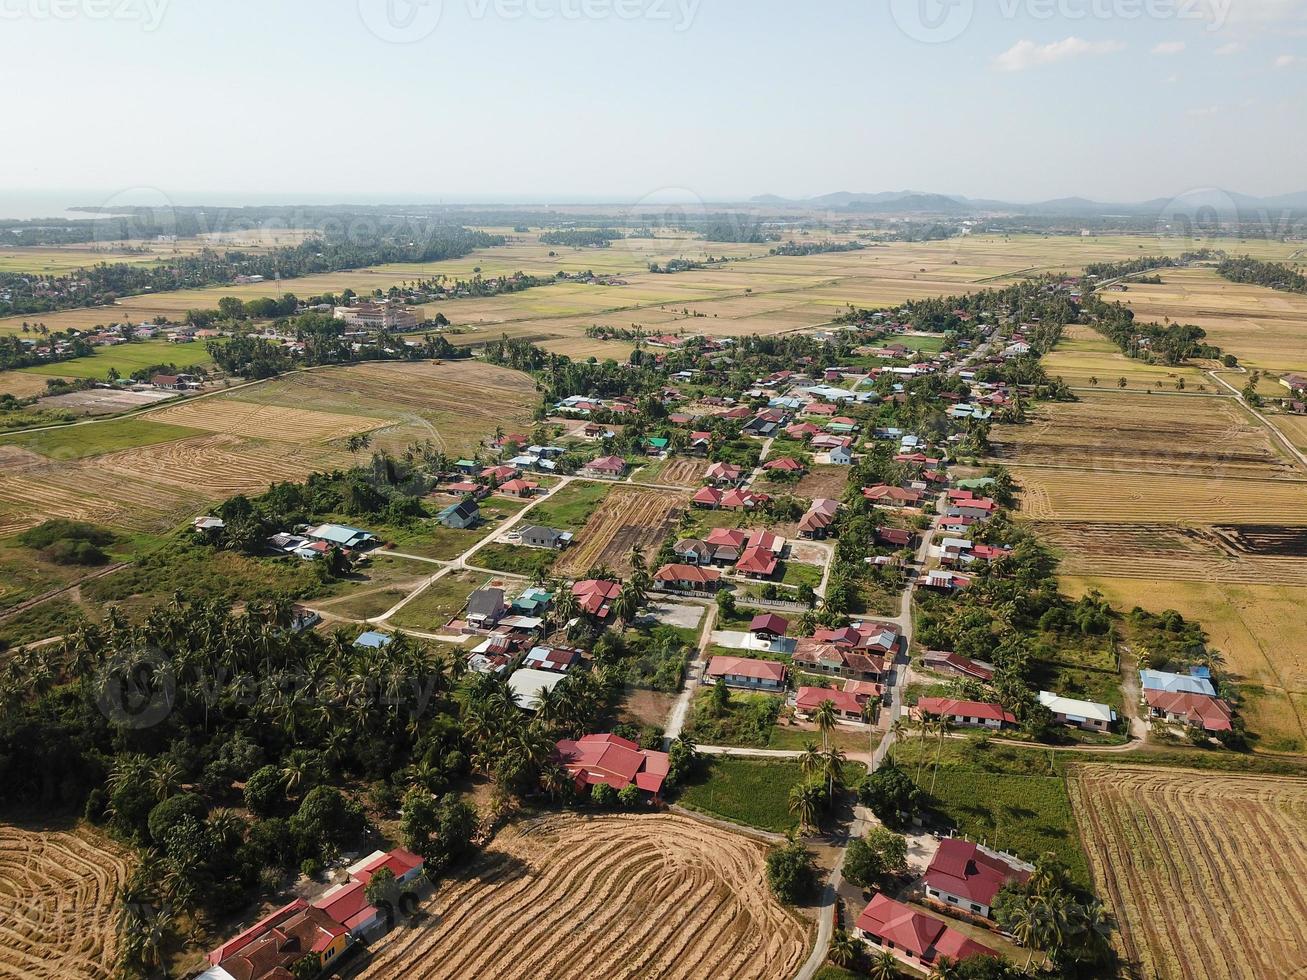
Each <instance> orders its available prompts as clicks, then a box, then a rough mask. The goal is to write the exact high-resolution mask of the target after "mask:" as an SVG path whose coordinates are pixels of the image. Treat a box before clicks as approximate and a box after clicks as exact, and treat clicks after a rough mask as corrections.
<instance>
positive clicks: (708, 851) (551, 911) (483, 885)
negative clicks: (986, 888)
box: [362, 814, 808, 980]
mask: <svg viewBox="0 0 1307 980" xmlns="http://www.w3.org/2000/svg"><path fill="white" fill-rule="evenodd" d="M763 854H764V848H763V846H762V845H760V844H756V843H754V842H752V841H750V840H748V839H746V838H744V837H739V836H736V835H734V834H730V833H727V832H725V831H720V830H716V829H713V828H711V827H707V826H705V825H703V824H700V823H697V822H695V821H691V820H687V819H684V818H681V817H673V816H661V815H656V816H655V815H649V816H608V817H599V818H592V819H588V818H583V817H577V816H573V815H561V814H560V815H555V816H547V817H543V818H540V819H537V820H533V821H530V822H527V823H523V824H519V825H517V826H514V827H511V828H509V829H508V830H505V831H502V832H501V833H500V834H499V836H498V837H497V838H496V839H495V840H494V842H493V843H492V844H491V845H490V847H489V848H488V849H487V851H486V853H485V855H484V856H483V857H482V858H481V860H480V861H479V862H478V863H477V865H476V866H475V868H474V869H473V870H472V872H471V873H470V874H469V875H467V876H464V877H462V878H461V880H452V881H448V882H446V883H444V884H443V885H442V886H441V887H440V889H439V890H438V891H437V893H436V895H435V897H434V899H433V900H432V901H431V902H430V903H429V904H428V906H427V907H426V910H425V911H426V912H427V913H428V918H427V920H426V922H424V923H423V924H422V925H420V926H418V927H417V928H414V929H404V928H400V929H397V930H396V931H394V932H392V933H391V934H390V935H389V936H388V937H387V938H386V939H384V940H381V941H380V942H379V943H377V944H376V946H375V947H374V956H373V959H372V961H371V963H370V964H369V965H368V967H367V969H366V970H365V971H364V972H363V973H362V976H363V977H367V978H375V980H391V978H395V980H398V978H400V977H410V976H423V977H430V978H440V977H448V978H463V977H477V976H488V975H492V974H493V975H494V976H496V977H500V978H503V980H535V978H537V977H563V976H566V977H574V978H578V980H580V978H588V977H594V978H599V977H603V978H605V980H609V978H611V980H620V978H631V980H634V978H638V977H639V978H642V977H662V978H667V980H691V978H697V977H731V978H736V980H752V978H758V980H762V978H775V980H781V978H788V977H791V976H793V975H794V971H795V970H796V969H797V968H798V966H799V964H800V963H801V962H802V961H803V959H804V956H805V955H806V953H807V947H808V930H807V929H805V927H804V926H802V925H801V924H800V923H799V922H798V921H796V920H795V919H794V918H793V917H792V916H791V915H790V914H789V913H787V912H786V911H785V910H784V909H782V908H781V907H780V906H779V905H777V904H776V902H775V900H774V899H773V898H772V896H771V894H770V893H769V891H768V888H767V884H766V881H765V879H764V872H763Z"/></svg>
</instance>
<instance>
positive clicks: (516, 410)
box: [232, 361, 540, 453]
mask: <svg viewBox="0 0 1307 980" xmlns="http://www.w3.org/2000/svg"><path fill="white" fill-rule="evenodd" d="M539 398H540V395H539V393H538V392H537V391H536V387H535V382H534V381H533V380H532V379H531V377H530V376H528V375H526V374H523V373H521V372H520V371H510V370H508V369H507V368H501V367H496V366H494V365H492V364H483V363H481V362H480V361H449V362H446V363H442V364H435V363H431V362H429V361H413V362H399V361H393V362H383V363H376V364H359V365H355V366H351V367H342V368H333V369H330V370H326V371H323V370H316V371H301V372H298V373H296V374H292V375H289V376H287V377H284V378H279V379H277V380H275V381H271V382H269V383H267V384H263V385H257V386H255V387H251V388H243V389H241V390H240V391H238V392H236V393H235V394H234V395H232V401H233V403H235V404H240V405H268V406H276V407H280V408H286V409H294V410H296V411H306V412H325V413H335V414H336V416H337V418H340V419H341V420H342V421H345V420H346V419H348V418H349V416H356V417H358V418H362V419H364V420H366V421H368V422H377V421H378V419H384V420H385V421H381V422H378V424H381V425H386V426H388V427H387V428H386V429H385V430H384V431H382V432H379V433H377V434H376V437H375V439H374V442H375V443H376V444H377V445H379V446H384V447H385V448H388V449H391V450H392V451H396V450H402V449H403V448H404V447H405V446H406V445H408V444H409V443H412V442H420V441H422V440H425V439H430V440H431V441H432V442H434V443H435V444H436V445H437V446H439V447H440V448H442V449H443V450H445V451H446V452H450V453H463V452H471V451H473V450H475V449H477V448H478V447H479V446H480V445H481V442H482V440H484V439H486V438H488V437H489V436H490V435H492V434H493V433H494V431H495V426H496V425H502V426H503V427H504V428H505V429H506V430H508V431H513V430H515V429H520V430H527V431H529V426H530V424H531V413H532V411H533V410H534V409H535V407H536V405H537V404H538V403H539ZM358 418H354V419H349V421H350V422H352V423H357V421H358ZM366 427H371V426H370V425H368V426H366Z"/></svg>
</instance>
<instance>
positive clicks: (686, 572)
mask: <svg viewBox="0 0 1307 980" xmlns="http://www.w3.org/2000/svg"><path fill="white" fill-rule="evenodd" d="M654 582H655V583H656V584H657V585H658V587H659V588H662V589H678V590H680V591H682V592H712V591H715V590H716V589H717V588H719V587H720V586H721V584H722V573H721V572H719V571H717V569H715V568H703V567H702V566H699V565H664V566H663V567H662V568H660V569H658V571H656V572H655V573H654Z"/></svg>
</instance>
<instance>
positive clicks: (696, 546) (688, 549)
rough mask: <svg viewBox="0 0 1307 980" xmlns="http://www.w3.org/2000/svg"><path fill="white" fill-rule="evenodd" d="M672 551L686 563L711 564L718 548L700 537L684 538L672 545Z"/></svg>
mask: <svg viewBox="0 0 1307 980" xmlns="http://www.w3.org/2000/svg"><path fill="white" fill-rule="evenodd" d="M672 553H673V554H674V555H675V556H676V560H677V561H680V562H683V563H684V564H686V565H711V564H712V560H713V555H714V554H715V553H716V549H715V548H713V547H712V545H710V544H708V542H706V541H700V540H699V539H698V538H684V539H682V540H680V541H677V542H676V544H675V545H673V546H672Z"/></svg>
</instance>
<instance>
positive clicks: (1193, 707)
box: [1144, 690, 1232, 732]
mask: <svg viewBox="0 0 1307 980" xmlns="http://www.w3.org/2000/svg"><path fill="white" fill-rule="evenodd" d="M1144 700H1145V701H1146V702H1147V704H1148V711H1149V714H1150V715H1152V716H1153V717H1154V718H1165V719H1166V720H1167V721H1171V722H1183V723H1185V724H1187V725H1193V726H1195V727H1197V728H1201V729H1202V730H1203V731H1205V732H1228V731H1230V729H1231V727H1232V726H1231V723H1230V716H1231V712H1230V706H1229V705H1228V704H1226V703H1225V702H1224V701H1222V700H1221V699H1220V698H1213V697H1209V696H1208V695H1206V694H1189V693H1185V692H1181V691H1159V690H1148V691H1145V692H1144Z"/></svg>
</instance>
